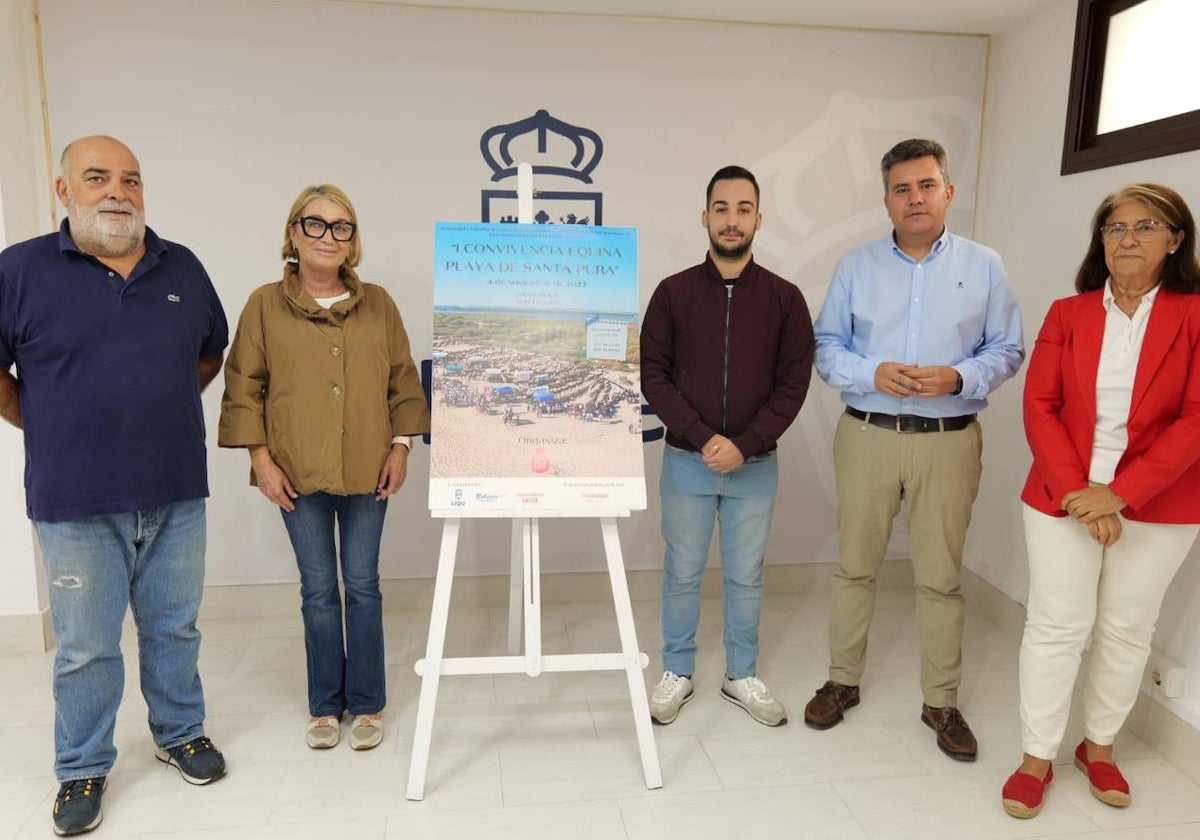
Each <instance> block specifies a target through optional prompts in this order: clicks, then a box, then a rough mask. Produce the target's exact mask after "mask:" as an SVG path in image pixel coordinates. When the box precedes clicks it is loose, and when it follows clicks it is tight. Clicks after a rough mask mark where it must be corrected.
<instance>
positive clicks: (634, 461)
mask: <svg viewBox="0 0 1200 840" xmlns="http://www.w3.org/2000/svg"><path fill="white" fill-rule="evenodd" d="M435 259H436V262H437V267H436V272H435V280H434V316H433V353H432V356H433V368H432V383H431V385H432V389H431V396H432V404H433V405H432V409H433V411H432V416H433V425H432V432H431V434H432V439H431V449H430V478H431V484H430V505H431V507H434V508H450V507H458V508H473V507H478V506H481V505H482V506H487V505H491V506H494V507H497V508H506V507H517V506H519V507H521V508H522V509H528V507H529V506H530V505H531V504H532V505H534V506H538V507H546V508H548V509H549V508H554V507H556V506H558V505H560V504H562V503H567V504H572V505H573V504H575V503H579V502H581V501H582V502H586V500H587V499H589V498H599V499H605V500H607V501H611V502H613V503H615V504H616V506H617V507H622V508H631V507H634V506H644V501H642V500H644V495H645V492H644V464H643V458H642V446H641V397H640V394H641V384H640V380H639V356H638V311H637V306H638V291H637V240H636V232H635V231H634V230H632V229H628V228H600V227H594V226H589V225H516V224H451V223H442V224H439V225H438V228H437V240H436V247H435ZM514 479H516V480H517V481H516V482H514V481H512V480H514ZM590 479H630V480H632V481H627V482H626V481H619V480H618V481H615V482H611V481H610V482H601V483H596V482H593V481H582V480H590ZM489 480H491V481H489ZM464 487H465V488H468V490H469V492H467V493H463V492H461V491H462V490H463V488H464ZM597 490H599V491H600V492H597ZM631 501H632V502H635V503H636V502H639V501H640V502H641V504H640V505H635V504H630V502H631Z"/></svg>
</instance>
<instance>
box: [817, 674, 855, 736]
mask: <svg viewBox="0 0 1200 840" xmlns="http://www.w3.org/2000/svg"><path fill="white" fill-rule="evenodd" d="M857 705H858V686H856V685H842V684H841V683H835V682H834V681H833V680H830V681H829V682H827V683H825V685H823V686H821V687H820V688H818V689H817V694H816V696H815V697H813V699H811V700H809V701H808V705H807V706H805V707H804V722H805V723H806V724H808V725H809V726H811V727H812V728H813V729H828V728H829V727H831V726H836V725H837V724H838V723H840V722H841V720H842V718H843V717H844V715H843V714H842V712H844V711H846V709H850V708H853V707H854V706H857Z"/></svg>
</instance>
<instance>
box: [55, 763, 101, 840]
mask: <svg viewBox="0 0 1200 840" xmlns="http://www.w3.org/2000/svg"><path fill="white" fill-rule="evenodd" d="M107 783H108V777H107V776H96V777H95V778H92V779H75V780H74V781H70V782H63V783H62V786H61V787H60V788H59V789H58V796H56V797H54V833H55V834H57V835H58V836H59V837H68V836H70V835H72V834H83V833H85V832H88V831H91V830H92V829H93V828H95V827H96V826H98V825H100V820H102V819H104V813H103V812H102V811H101V810H100V801H101V800H102V799H103V798H104V786H105V785H106V784H107Z"/></svg>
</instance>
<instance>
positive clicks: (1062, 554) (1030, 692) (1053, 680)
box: [1020, 505, 1200, 760]
mask: <svg viewBox="0 0 1200 840" xmlns="http://www.w3.org/2000/svg"><path fill="white" fill-rule="evenodd" d="M1024 518H1025V545H1026V548H1027V551H1028V555H1029V606H1028V609H1027V610H1026V618H1025V635H1024V637H1023V638H1022V639H1021V666H1020V667H1021V678H1020V684H1021V740H1022V743H1023V745H1024V749H1025V752H1026V753H1028V754H1029V755H1032V756H1035V757H1037V758H1043V759H1047V760H1049V759H1053V758H1054V757H1055V756H1056V755H1057V754H1058V748H1059V745H1060V744H1061V743H1062V739H1063V732H1064V731H1065V730H1066V727H1067V715H1068V713H1069V712H1070V709H1071V692H1072V689H1073V688H1074V685H1075V677H1076V674H1077V673H1078V672H1079V663H1080V659H1081V657H1082V655H1083V650H1084V647H1085V646H1086V645H1087V642H1088V638H1089V637H1091V640H1092V646H1091V652H1090V655H1089V658H1088V667H1087V673H1086V675H1085V678H1084V687H1083V709H1084V734H1085V735H1086V737H1087V738H1088V740H1090V741H1092V742H1093V743H1095V744H1100V745H1107V744H1111V743H1112V742H1113V741H1114V740H1115V739H1116V737H1117V732H1119V731H1120V729H1121V727H1122V726H1123V725H1124V723H1125V718H1126V717H1127V716H1128V714H1129V710H1130V709H1132V708H1133V704H1134V701H1136V700H1137V695H1138V689H1139V687H1140V686H1141V682H1142V673H1143V671H1144V670H1145V668H1146V659H1147V658H1148V657H1149V655H1150V639H1151V637H1152V636H1153V635H1154V623H1155V622H1156V621H1157V620H1158V611H1159V608H1160V607H1161V606H1162V600H1163V596H1164V595H1165V594H1166V591H1167V586H1168V585H1169V584H1170V583H1171V579H1172V578H1173V577H1174V576H1175V572H1176V571H1178V569H1179V567H1180V566H1181V565H1182V564H1183V560H1184V558H1185V557H1187V554H1188V552H1189V551H1190V550H1191V547H1192V543H1194V542H1195V540H1196V534H1197V533H1198V532H1200V525H1159V524H1152V523H1146V522H1132V521H1130V520H1128V519H1122V521H1121V524H1122V526H1123V531H1122V534H1121V538H1120V539H1119V540H1117V543H1116V545H1113V546H1111V547H1109V548H1104V547H1103V546H1101V545H1100V544H1099V543H1097V542H1096V541H1095V540H1093V539H1092V537H1091V535H1090V534H1089V533H1088V529H1087V526H1086V525H1081V524H1079V523H1078V522H1076V521H1075V520H1074V519H1072V518H1071V517H1069V516H1067V517H1054V516H1047V515H1046V514H1044V513H1042V512H1040V511H1037V510H1034V509H1033V508H1031V507H1029V506H1028V505H1025V506H1024Z"/></svg>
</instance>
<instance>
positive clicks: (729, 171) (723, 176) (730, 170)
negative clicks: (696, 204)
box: [704, 166, 758, 207]
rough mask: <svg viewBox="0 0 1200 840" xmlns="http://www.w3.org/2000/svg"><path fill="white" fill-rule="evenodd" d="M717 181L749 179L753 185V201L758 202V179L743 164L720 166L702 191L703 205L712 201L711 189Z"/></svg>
mask: <svg viewBox="0 0 1200 840" xmlns="http://www.w3.org/2000/svg"><path fill="white" fill-rule="evenodd" d="M717 181H749V182H750V183H751V184H753V185H754V203H755V204H756V205H757V204H758V181H757V180H756V179H755V177H754V173H753V172H751V171H750V170H749V169H747V168H746V167H744V166H722V167H721V168H720V169H718V170H717V171H716V174H714V175H713V176H712V178H710V179H709V181H708V189H707V190H705V191H704V206H705V207H707V206H708V205H709V204H711V203H712V191H713V187H714V186H716V183H717Z"/></svg>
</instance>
